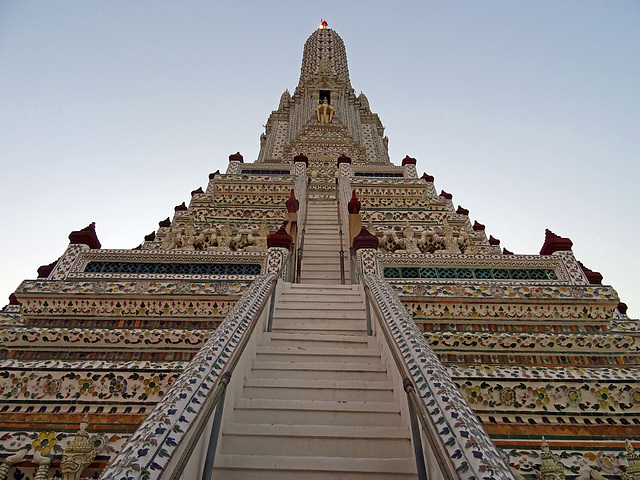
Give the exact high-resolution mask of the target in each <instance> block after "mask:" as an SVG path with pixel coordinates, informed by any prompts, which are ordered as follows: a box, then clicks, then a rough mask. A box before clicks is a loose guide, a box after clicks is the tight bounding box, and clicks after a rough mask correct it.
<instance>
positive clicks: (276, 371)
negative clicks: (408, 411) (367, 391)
mask: <svg viewBox="0 0 640 480" xmlns="http://www.w3.org/2000/svg"><path fill="white" fill-rule="evenodd" d="M251 375H252V376H253V377H254V378H299V379H304V378H309V377H310V376H311V378H316V379H331V380H352V379H353V380H379V381H385V380H387V372H386V369H385V367H384V365H382V364H378V365H376V364H370V363H333V362H322V363H320V362H315V363H314V362H297V363H291V362H261V361H255V362H254V364H253V370H252V373H251Z"/></svg>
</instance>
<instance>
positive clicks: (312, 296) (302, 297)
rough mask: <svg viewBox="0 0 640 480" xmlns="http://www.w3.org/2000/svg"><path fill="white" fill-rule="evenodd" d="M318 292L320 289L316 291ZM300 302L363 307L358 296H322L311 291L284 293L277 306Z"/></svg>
mask: <svg viewBox="0 0 640 480" xmlns="http://www.w3.org/2000/svg"><path fill="white" fill-rule="evenodd" d="M318 290H320V289H318ZM300 302H322V304H323V306H324V305H331V304H333V303H335V304H337V305H363V300H362V299H361V298H360V297H359V296H355V295H340V294H338V295H335V294H331V293H330V294H322V293H315V292H313V291H311V292H310V293H304V292H286V293H284V294H283V295H281V296H280V298H279V299H278V303H277V305H278V306H280V305H288V304H290V303H300Z"/></svg>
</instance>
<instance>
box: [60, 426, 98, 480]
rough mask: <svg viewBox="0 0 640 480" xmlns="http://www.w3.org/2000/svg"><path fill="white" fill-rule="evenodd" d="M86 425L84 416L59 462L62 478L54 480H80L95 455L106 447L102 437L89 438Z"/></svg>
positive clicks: (93, 436)
mask: <svg viewBox="0 0 640 480" xmlns="http://www.w3.org/2000/svg"><path fill="white" fill-rule="evenodd" d="M88 425H89V421H88V419H87V417H86V416H85V417H84V418H83V419H82V422H81V423H80V429H79V430H78V433H76V435H75V437H74V439H73V441H72V442H71V443H70V444H69V445H68V446H67V448H65V449H64V452H63V454H62V461H61V462H60V470H62V478H60V477H55V480H80V478H81V476H82V472H83V471H84V469H85V468H87V467H88V466H89V465H91V463H93V460H94V459H95V457H96V455H97V454H98V453H100V451H101V450H102V449H103V448H104V447H105V446H106V443H107V440H106V438H105V437H104V436H102V435H92V436H89V433H87V426H88Z"/></svg>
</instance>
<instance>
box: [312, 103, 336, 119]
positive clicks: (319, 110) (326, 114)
mask: <svg viewBox="0 0 640 480" xmlns="http://www.w3.org/2000/svg"><path fill="white" fill-rule="evenodd" d="M335 111H336V109H335V108H334V107H333V105H329V102H328V101H327V99H326V98H325V99H324V100H322V103H321V104H319V105H318V106H317V107H316V116H317V117H318V122H320V123H331V121H332V120H333V114H334V112H335Z"/></svg>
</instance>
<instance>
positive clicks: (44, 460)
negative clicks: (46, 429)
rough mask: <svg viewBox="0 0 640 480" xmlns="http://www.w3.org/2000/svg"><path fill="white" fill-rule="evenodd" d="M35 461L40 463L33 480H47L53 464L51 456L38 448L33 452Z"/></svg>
mask: <svg viewBox="0 0 640 480" xmlns="http://www.w3.org/2000/svg"><path fill="white" fill-rule="evenodd" d="M33 463H36V464H37V465H38V470H36V474H35V476H34V477H33V480H47V479H48V478H49V476H48V475H47V474H48V473H49V467H50V466H51V459H50V458H49V457H45V456H44V455H42V454H41V453H40V452H39V451H38V450H36V451H35V452H33Z"/></svg>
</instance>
